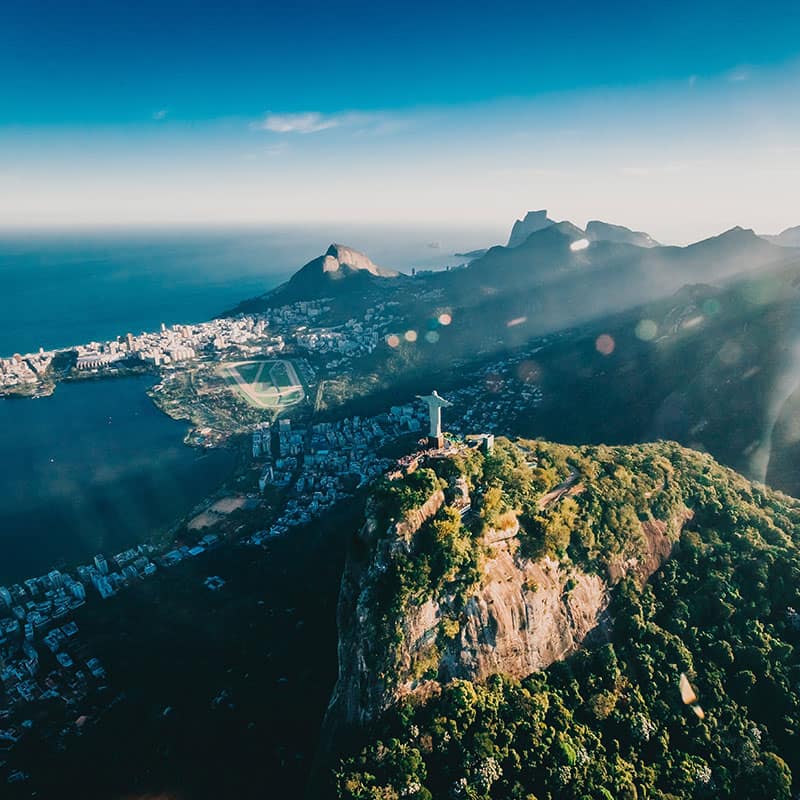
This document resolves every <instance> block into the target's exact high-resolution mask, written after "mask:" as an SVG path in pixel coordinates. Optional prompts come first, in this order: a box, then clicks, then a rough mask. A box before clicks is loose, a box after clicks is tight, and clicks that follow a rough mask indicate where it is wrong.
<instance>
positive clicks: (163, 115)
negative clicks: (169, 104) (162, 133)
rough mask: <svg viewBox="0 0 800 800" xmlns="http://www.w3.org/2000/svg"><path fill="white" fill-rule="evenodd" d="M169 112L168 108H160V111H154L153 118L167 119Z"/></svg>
mask: <svg viewBox="0 0 800 800" xmlns="http://www.w3.org/2000/svg"><path fill="white" fill-rule="evenodd" d="M167 114H169V111H167V109H166V108H159V109H158V111H154V112H153V119H155V120H159V121H160V120H162V119H166V118H167Z"/></svg>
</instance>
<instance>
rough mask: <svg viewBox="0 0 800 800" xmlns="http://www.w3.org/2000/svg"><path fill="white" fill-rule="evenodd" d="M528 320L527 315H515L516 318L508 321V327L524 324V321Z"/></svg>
mask: <svg viewBox="0 0 800 800" xmlns="http://www.w3.org/2000/svg"><path fill="white" fill-rule="evenodd" d="M527 321H528V318H527V317H514V319H510V320H509V321H508V322H506V327H507V328H516V327H517V325H522V324H523V323H524V322H527Z"/></svg>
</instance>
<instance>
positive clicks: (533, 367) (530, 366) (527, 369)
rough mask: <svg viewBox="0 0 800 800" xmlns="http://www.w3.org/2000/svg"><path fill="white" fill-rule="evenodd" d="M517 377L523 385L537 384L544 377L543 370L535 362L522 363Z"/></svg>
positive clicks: (518, 368)
mask: <svg viewBox="0 0 800 800" xmlns="http://www.w3.org/2000/svg"><path fill="white" fill-rule="evenodd" d="M517 377H518V378H519V379H520V380H521V381H522V382H523V383H537V382H538V381H539V379H540V378H541V377H542V368H541V367H540V366H539V365H538V364H537V363H536V362H535V361H520V363H519V366H518V367H517Z"/></svg>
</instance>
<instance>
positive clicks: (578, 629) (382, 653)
mask: <svg viewBox="0 0 800 800" xmlns="http://www.w3.org/2000/svg"><path fill="white" fill-rule="evenodd" d="M444 505H445V497H444V495H443V493H442V491H441V490H439V491H436V492H434V493H432V494H431V495H430V497H429V498H428V499H427V501H426V502H424V503H423V504H422V505H421V506H420V507H419V508H417V509H414V510H413V511H412V512H410V513H408V514H407V515H406V516H405V518H404V519H403V520H402V521H401V522H399V523H397V524H395V525H393V526H392V527H391V528H390V530H389V531H388V535H387V532H386V531H385V530H381V529H380V525H379V523H378V522H377V520H376V518H375V516H374V515H373V513H372V511H374V509H370V508H369V507H368V514H367V519H366V522H365V524H364V526H363V528H362V529H361V531H360V532H359V534H358V536H357V538H356V541H355V542H354V546H353V548H352V552H351V555H350V557H349V558H348V562H347V565H346V568H345V573H344V576H343V580H342V588H341V595H340V602H339V609H338V621H339V632H340V636H339V679H338V682H337V684H336V687H335V690H334V693H333V697H332V699H331V703H330V708H329V721H330V720H332V719H333V720H335V721H336V724H342V723H344V724H345V725H353V724H355V725H361V724H363V723H365V722H368V721H370V720H372V719H375V718H376V717H377V716H379V715H380V713H381V712H383V711H384V710H385V709H387V708H388V707H390V706H391V705H393V704H394V703H395V702H396V701H397V700H398V699H400V698H402V697H406V696H409V695H415V696H417V697H425V696H429V695H430V694H431V693H435V692H438V690H439V687H440V686H441V685H442V684H443V683H447V682H448V681H450V680H452V679H455V678H464V679H468V680H472V681H482V680H484V679H486V678H487V677H488V676H490V675H492V674H495V673H503V674H506V675H510V676H513V677H517V678H521V677H524V676H526V675H529V674H531V673H532V672H534V671H536V670H540V669H543V668H545V667H547V666H549V665H550V664H552V663H553V662H555V661H558V660H560V659H563V658H565V657H566V656H568V655H569V654H571V653H573V652H575V651H576V650H577V649H578V648H579V647H580V646H581V644H582V643H583V642H584V641H585V640H586V639H587V637H590V636H592V635H595V636H603V633H604V629H605V623H606V622H607V620H606V618H605V611H606V608H607V606H608V602H609V592H610V589H611V587H612V586H613V585H614V584H615V583H617V582H618V581H619V580H620V579H621V578H622V577H624V576H625V575H628V574H632V575H634V576H635V577H636V578H637V579H638V580H639V581H641V582H643V581H645V580H646V579H647V578H648V577H649V576H650V575H651V574H652V573H653V572H654V571H655V570H656V569H657V568H658V567H659V566H660V565H661V563H662V562H663V560H664V559H666V558H667V557H668V556H669V554H670V552H671V549H672V546H673V543H674V541H675V540H676V537H677V535H678V533H679V531H680V530H681V528H682V526H683V524H684V523H685V522H686V520H687V519H689V518H690V517H691V514H689V513H688V512H686V511H685V509H684V512H683V513H681V514H678V515H677V516H676V518H675V519H673V520H671V521H670V522H669V523H667V522H660V521H658V520H654V519H650V520H646V521H644V522H642V523H641V537H637V538H638V539H639V540H640V542H639V546H638V550H637V551H636V555H632V554H631V553H630V552H628V553H624V554H620V557H619V559H617V560H616V561H615V562H614V563H613V565H612V564H609V567H608V569H607V570H606V571H605V573H603V574H597V573H591V572H588V571H584V570H583V569H581V568H579V567H577V566H575V565H574V564H571V563H568V561H563V562H560V561H559V560H556V559H555V558H552V557H543V558H539V559H531V558H526V557H524V556H523V555H521V553H520V526H519V522H518V521H517V520H516V518H514V517H513V515H512V516H511V519H510V520H508V519H506V520H505V522H506V524H505V525H504V527H502V528H499V529H497V528H489V529H487V530H485V531H484V532H483V534H482V535H481V540H480V547H481V551H482V558H481V567H480V574H479V577H478V580H477V581H476V582H475V583H474V584H473V585H472V586H471V587H470V589H469V591H468V592H467V594H466V596H465V597H462V598H461V602H456V598H455V596H454V593H453V592H452V591H450V590H447V591H444V592H442V593H440V594H435V595H434V596H433V597H428V598H426V599H424V601H422V602H413V601H412V602H409V603H408V604H407V606H406V607H405V608H404V609H403V611H402V613H400V614H399V615H398V617H397V619H393V620H390V623H391V624H396V628H395V630H394V634H395V637H394V639H393V640H392V642H391V644H390V645H387V642H386V640H385V639H384V638H382V637H381V635H380V634H379V631H380V630H381V628H382V626H383V625H384V623H385V622H386V618H385V614H384V611H383V610H381V608H380V598H381V596H382V595H383V594H384V593H391V592H392V591H393V589H392V587H391V586H390V585H389V578H388V576H389V575H390V572H391V570H390V562H391V561H392V559H395V558H397V557H398V556H402V555H403V554H405V553H407V552H409V550H410V547H411V542H412V541H413V539H414V537H415V536H416V535H417V533H418V531H419V530H420V529H421V528H422V526H423V525H425V524H426V523H427V522H428V521H429V520H431V519H432V518H434V517H435V516H436V515H437V513H438V512H439V511H440V509H442V508H443V506H444ZM389 613H390V614H391V613H392V612H391V611H390V612H389Z"/></svg>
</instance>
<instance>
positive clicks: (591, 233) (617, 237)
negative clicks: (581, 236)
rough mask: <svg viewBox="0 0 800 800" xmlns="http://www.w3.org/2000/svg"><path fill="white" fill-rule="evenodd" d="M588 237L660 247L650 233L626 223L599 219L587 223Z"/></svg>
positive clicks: (594, 239)
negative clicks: (615, 223)
mask: <svg viewBox="0 0 800 800" xmlns="http://www.w3.org/2000/svg"><path fill="white" fill-rule="evenodd" d="M586 238H587V239H589V240H590V241H592V242H599V241H602V242H618V243H620V244H633V245H636V246H637V247H658V244H659V243H658V242H657V241H656V240H655V239H654V238H653V237H652V236H650V234H649V233H645V232H644V231H634V230H631V229H630V228H626V227H625V226H624V225H612V224H611V223H610V222H603V221H602V220H599V219H593V220H591V221H590V222H588V223H587V225H586Z"/></svg>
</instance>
